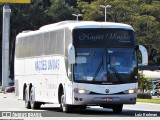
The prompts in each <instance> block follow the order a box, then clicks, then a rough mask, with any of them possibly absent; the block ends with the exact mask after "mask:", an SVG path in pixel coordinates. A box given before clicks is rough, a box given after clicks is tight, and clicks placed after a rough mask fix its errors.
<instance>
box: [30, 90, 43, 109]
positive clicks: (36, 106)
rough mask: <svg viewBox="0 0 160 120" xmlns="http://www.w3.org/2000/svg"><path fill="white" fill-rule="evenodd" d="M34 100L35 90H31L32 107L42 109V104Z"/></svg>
mask: <svg viewBox="0 0 160 120" xmlns="http://www.w3.org/2000/svg"><path fill="white" fill-rule="evenodd" d="M34 98H35V94H34V91H33V88H31V91H30V106H31V108H32V109H39V108H40V107H41V103H40V102H36V101H35V99H34Z"/></svg>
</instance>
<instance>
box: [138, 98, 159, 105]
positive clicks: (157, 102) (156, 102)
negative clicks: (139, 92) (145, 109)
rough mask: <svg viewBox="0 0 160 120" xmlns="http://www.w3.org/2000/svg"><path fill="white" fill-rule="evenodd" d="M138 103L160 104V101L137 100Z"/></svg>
mask: <svg viewBox="0 0 160 120" xmlns="http://www.w3.org/2000/svg"><path fill="white" fill-rule="evenodd" d="M137 102H144V103H155V104H160V99H137Z"/></svg>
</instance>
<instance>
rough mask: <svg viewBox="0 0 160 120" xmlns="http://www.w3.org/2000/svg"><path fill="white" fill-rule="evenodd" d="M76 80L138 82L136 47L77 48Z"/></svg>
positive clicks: (116, 82)
mask: <svg viewBox="0 0 160 120" xmlns="http://www.w3.org/2000/svg"><path fill="white" fill-rule="evenodd" d="M74 80H75V81H76V82H89V83H102V82H103V83H106V84H107V83H108V84H121V83H134V82H137V59H136V52H135V49H134V48H108V49H107V48H77V49H76V63H75V65H74Z"/></svg>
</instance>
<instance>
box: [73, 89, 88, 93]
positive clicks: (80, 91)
mask: <svg viewBox="0 0 160 120" xmlns="http://www.w3.org/2000/svg"><path fill="white" fill-rule="evenodd" d="M73 91H74V92H75V93H79V94H89V93H90V91H89V90H85V89H79V88H74V90H73Z"/></svg>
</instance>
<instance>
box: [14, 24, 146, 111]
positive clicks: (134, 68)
mask: <svg viewBox="0 0 160 120" xmlns="http://www.w3.org/2000/svg"><path fill="white" fill-rule="evenodd" d="M139 48H140V51H141V52H142V64H143V65H147V63H148V58H147V53H146V49H145V48H144V47H143V46H141V45H140V46H137V45H136V37H135V32H134V30H133V28H132V27H131V26H129V25H126V24H120V23H111V22H94V21H64V22H59V23H55V24H51V25H46V26H43V27H41V28H40V29H39V30H36V31H26V32H22V33H19V34H18V35H17V37H16V49H15V81H16V83H15V87H16V95H17V96H18V97H19V99H23V100H24V101H25V107H26V108H28V109H29V108H32V109H38V108H40V106H41V105H42V104H46V103H55V104H57V103H58V104H60V107H61V109H62V110H63V111H64V112H71V111H72V110H73V108H74V109H75V108H81V109H82V108H83V109H85V108H86V107H87V106H101V107H103V108H111V109H113V112H121V111H122V108H123V104H135V103H136V98H137V87H138V85H137V84H138V62H137V51H138V49H139ZM112 60H113V61H112Z"/></svg>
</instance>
